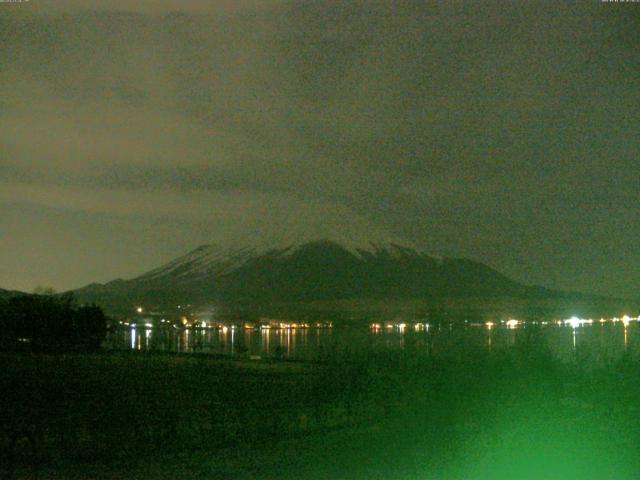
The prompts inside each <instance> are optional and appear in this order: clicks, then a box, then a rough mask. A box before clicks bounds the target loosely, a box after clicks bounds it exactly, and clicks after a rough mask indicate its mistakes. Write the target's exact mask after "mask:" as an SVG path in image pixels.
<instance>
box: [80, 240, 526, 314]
mask: <svg viewBox="0 0 640 480" xmlns="http://www.w3.org/2000/svg"><path fill="white" fill-rule="evenodd" d="M527 289H529V287H525V286H523V285H520V284H518V283H516V282H514V281H512V280H510V279H508V278H507V277H505V276H504V275H502V274H500V273H499V272H497V271H495V270H494V269H492V268H490V267H488V266H486V265H483V264H481V263H478V262H474V261H471V260H464V259H446V258H444V259H442V258H436V257H433V256H430V255H428V254H426V253H425V252H423V251H420V250H419V249H416V248H415V247H412V246H404V245H400V244H398V243H378V242H350V243H349V242H347V243H346V244H341V243H337V242H335V241H330V240H318V241H310V242H304V243H295V244H288V245H277V244H274V245H262V246H259V247H258V246H246V245H245V246H242V245H238V246H232V247H219V246H213V245H203V246H200V247H198V248H196V249H195V250H193V251H191V252H189V253H187V254H186V255H184V256H182V257H179V258H177V259H175V260H173V261H171V262H169V263H167V264H165V265H163V266H160V267H158V268H156V269H154V270H151V271H149V272H147V273H145V274H143V275H140V276H139V277H136V278H133V279H131V280H115V281H113V282H109V283H107V284H104V285H100V284H93V285H89V286H87V287H85V288H83V289H80V290H77V291H76V294H77V295H78V296H79V297H80V298H81V299H83V300H90V301H97V302H100V303H109V302H117V303H120V304H122V303H129V304H135V303H137V302H142V301H144V302H154V303H167V304H175V303H176V302H178V303H199V302H211V301H219V302H224V303H250V304H262V303H270V302H300V301H303V302H309V301H326V300H353V299H367V298H375V299H385V298H393V299H420V298H430V297H433V296H443V295H446V296H478V295H485V296H486V295H519V294H521V293H523V292H524V291H526V290H527Z"/></svg>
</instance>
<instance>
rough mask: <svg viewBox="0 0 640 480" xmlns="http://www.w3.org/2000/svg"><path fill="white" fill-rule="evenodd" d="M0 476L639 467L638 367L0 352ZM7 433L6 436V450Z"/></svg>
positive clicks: (618, 472) (409, 354)
mask: <svg viewBox="0 0 640 480" xmlns="http://www.w3.org/2000/svg"><path fill="white" fill-rule="evenodd" d="M0 362H1V372H2V373H1V382H2V384H1V388H2V397H1V411H0V415H1V417H0V421H1V425H0V428H1V431H2V440H1V441H2V445H1V446H2V450H1V451H0V456H1V458H2V468H3V471H2V475H3V476H7V475H8V474H9V471H10V470H11V464H12V463H13V469H14V476H15V477H16V478H35V476H36V475H38V476H39V478H42V479H49V478H78V479H88V478H91V479H116V478H118V479H119V478H136V479H138V478H139V479H147V478H148V479H177V478H180V479H190V478H202V479H215V478H229V479H254V478H255V479H298V478H300V479H444V480H447V479H461V480H462V479H465V480H467V479H536V480H537V479H574V478H575V479H616V480H619V479H636V478H639V477H640V460H639V458H638V457H639V455H638V453H637V450H636V448H637V447H636V445H637V444H638V443H637V442H638V440H640V363H638V362H637V361H634V360H632V359H631V358H630V357H627V358H623V359H622V360H621V361H620V362H618V363H616V364H615V365H599V364H597V359H581V358H576V361H575V362H574V363H571V364H562V365H561V364H559V363H558V362H556V361H554V360H553V359H552V358H550V357H549V355H548V354H547V353H546V350H545V349H544V348H543V347H541V346H540V345H539V343H538V339H537V338H535V336H533V337H531V338H529V339H528V340H524V341H523V342H522V344H520V345H516V346H515V347H514V348H513V349H511V350H509V351H508V352H501V353H493V354H489V353H481V352H469V351H464V349H463V348H460V349H459V351H458V352H457V353H456V354H453V353H451V354H442V355H440V356H438V357H437V358H430V357H428V356H426V355H425V354H423V353H421V352H420V351H418V350H417V349H416V350H414V349H412V348H411V346H410V345H409V346H407V348H406V349H405V350H404V351H397V352H388V351H387V352H383V351H380V352H370V353H369V354H368V355H367V356H366V357H365V356H362V355H356V354H353V353H350V352H335V353H334V354H333V355H332V356H330V357H328V358H327V359H325V360H324V361H322V362H318V363H293V362H270V361H265V360H261V361H249V360H238V361H232V360H224V359H219V358H212V357H206V356H177V355H148V354H137V355H136V354H124V353H123V354H113V353H103V354H93V355H83V354H73V355H35V354H2V355H0ZM12 443H13V447H12Z"/></svg>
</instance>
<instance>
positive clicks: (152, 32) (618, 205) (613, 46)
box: [0, 0, 640, 297]
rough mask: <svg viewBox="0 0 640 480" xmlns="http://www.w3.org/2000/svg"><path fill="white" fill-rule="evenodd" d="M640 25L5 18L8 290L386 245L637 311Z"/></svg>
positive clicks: (284, 7) (273, 17)
mask: <svg viewBox="0 0 640 480" xmlns="http://www.w3.org/2000/svg"><path fill="white" fill-rule="evenodd" d="M639 14H640V4H639V3H624V4H621V3H616V4H614V3H603V2H599V1H583V2H577V3H574V4H571V5H569V4H567V3H566V2H526V4H525V2H473V3H472V2H467V3H461V2H425V1H422V0H419V1H418V0H410V1H409V0H408V1H402V2H395V1H394V2H391V1H389V2H381V1H358V0H345V1H336V0H332V1H285V0H218V1H216V0H194V1H189V0H165V1H161V0H157V1H151V0H148V1H145V0H135V1H134V0H122V1H117V0H113V1H88V0H55V1H54V0H50V1H45V0H30V1H24V0H23V2H21V3H7V2H4V3H0V42H1V43H0V45H1V47H0V287H2V288H16V289H23V290H29V291H30V290H32V289H33V288H34V286H36V285H47V286H53V287H54V288H56V289H59V290H64V289H67V288H75V287H80V286H82V285H84V284H87V283H90V282H93V281H108V280H111V279H113V278H116V277H125V278H127V277H131V276H134V275H137V274H140V273H142V272H144V271H145V270H148V269H150V268H153V267H155V266H158V265H159V264H161V263H163V262H165V261H168V260H170V259H172V258H173V257H175V256H178V255H180V254H183V253H186V252H187V251H188V250H190V249H192V248H195V247H196V246H198V245H200V244H203V243H222V244H225V243H231V242H233V243H237V242H254V241H263V240H265V239H270V240H273V239H276V240H278V239H290V238H298V237H300V236H303V237H305V238H306V237H309V238H310V237H321V236H322V237H339V236H344V235H347V236H351V237H358V238H366V237H368V236H370V237H371V238H375V239H378V238H395V239H403V240H404V241H406V242H407V243H411V244H414V245H418V246H419V247H421V248H424V249H426V250H427V251H429V252H433V253H434V254H438V255H445V256H463V257H469V258H473V259H476V260H479V261H483V262H486V263H488V264H490V265H491V266H493V267H495V268H497V269H499V270H501V271H502V272H504V273H506V274H508V275H510V276H511V277H513V278H514V279H517V280H520V281H523V282H526V283H532V284H543V285H547V286H550V287H556V288H564V289H577V290H583V291H591V292H600V293H605V294H611V295H617V296H636V297H637V296H638V292H640V210H639V207H640V205H639V200H640V194H639V191H638V190H639V187H640V155H639V154H640V116H638V111H639V110H640V108H639V107H640V80H639V78H640V77H639V76H638V72H640V48H639V45H640V20H639V19H640V15H639Z"/></svg>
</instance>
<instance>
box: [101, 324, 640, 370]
mask: <svg viewBox="0 0 640 480" xmlns="http://www.w3.org/2000/svg"><path fill="white" fill-rule="evenodd" d="M531 338H535V342H536V343H537V344H544V345H546V347H547V348H548V349H549V351H550V352H551V353H552V354H553V356H554V357H556V358H558V359H560V360H563V361H569V360H572V359H575V358H580V359H584V360H585V361H587V360H591V361H597V362H605V361H611V360H616V359H618V358H620V357H621V356H622V355H623V354H625V353H627V354H634V352H636V351H638V348H639V347H640V326H639V323H638V321H637V320H636V319H631V320H625V321H618V320H617V319H616V320H615V321H614V320H608V321H602V322H600V321H596V322H593V323H587V322H584V321H583V322H580V323H577V322H573V323H572V322H570V321H565V322H549V323H546V322H545V323H544V324H543V323H542V322H532V323H525V322H518V323H517V324H516V323H515V322H514V323H513V324H509V323H508V322H504V323H496V324H444V325H440V326H434V325H428V324H424V323H413V324H404V323H396V324H391V323H390V324H386V325H380V324H372V325H370V326H369V327H367V326H361V327H355V326H348V327H347V326H335V327H333V328H257V329H254V328H242V327H238V326H236V327H232V326H224V327H214V328H191V329H176V328H174V327H167V326H161V327H149V326H144V325H142V326H135V327H121V328H118V329H116V330H115V331H114V332H111V333H110V334H109V335H108V337H107V340H106V346H107V348H110V349H115V350H139V351H171V352H185V353H210V354H221V355H230V356H236V355H244V356H246V355H252V356H256V357H258V356H259V357H261V358H264V357H280V358H291V359H304V360H311V359H316V358H319V357H321V356H323V355H334V354H337V353H339V352H344V351H356V352H364V351H367V350H377V351H379V350H389V351H393V350H404V351H413V350H415V351H421V352H423V353H424V352H426V353H428V354H429V355H433V356H441V355H450V354H455V355H464V354H465V352H478V351H481V350H484V351H500V350H504V349H510V348H514V347H516V346H519V345H523V344H525V342H527V341H530V340H531ZM538 346H539V345H538Z"/></svg>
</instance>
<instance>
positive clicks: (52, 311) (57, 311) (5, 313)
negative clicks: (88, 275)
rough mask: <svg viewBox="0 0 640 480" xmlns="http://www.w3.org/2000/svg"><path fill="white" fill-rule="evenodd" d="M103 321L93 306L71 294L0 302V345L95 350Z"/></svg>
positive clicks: (8, 348) (29, 296) (25, 296)
mask: <svg viewBox="0 0 640 480" xmlns="http://www.w3.org/2000/svg"><path fill="white" fill-rule="evenodd" d="M106 331H107V320H106V317H105V315H104V313H103V311H102V309H101V308H100V307H98V306H96V305H78V304H77V303H76V302H75V300H74V298H73V296H71V295H60V296H56V295H20V296H15V297H12V298H9V299H6V300H2V299H0V345H1V347H2V349H4V350H15V349H21V350H33V351H56V350H62V351H65V350H85V351H86V350H89V351H90V350H97V349H99V348H100V345H101V343H102V341H103V340H104V337H105V335H106Z"/></svg>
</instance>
